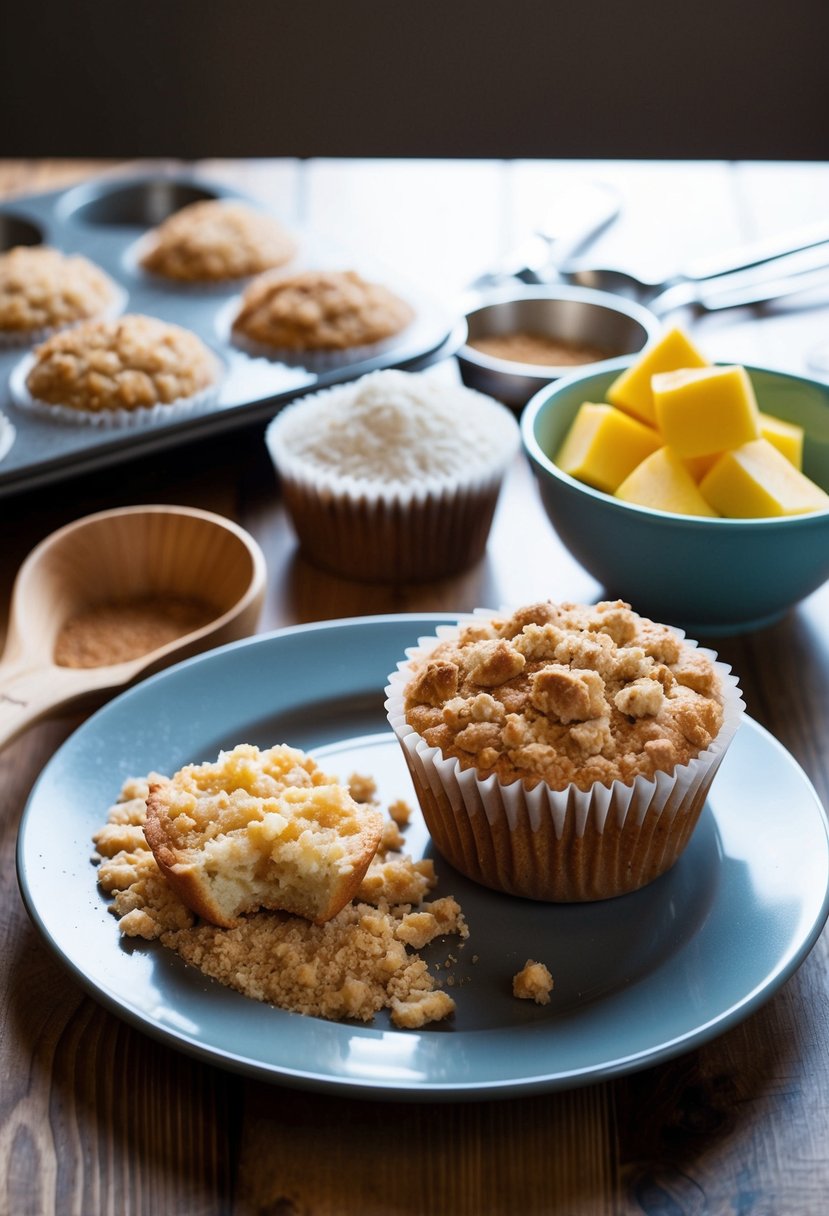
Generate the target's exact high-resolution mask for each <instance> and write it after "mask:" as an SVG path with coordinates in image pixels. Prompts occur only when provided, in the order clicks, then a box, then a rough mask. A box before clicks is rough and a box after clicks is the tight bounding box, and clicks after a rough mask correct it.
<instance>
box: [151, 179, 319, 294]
mask: <svg viewBox="0 0 829 1216" xmlns="http://www.w3.org/2000/svg"><path fill="white" fill-rule="evenodd" d="M295 252H296V244H295V242H294V240H293V238H292V237H291V236H290V235H289V233H287V232H286V231H285V229H284V228H283V227H282V225H281V224H280V223H279V221H278V220H276V219H274V218H273V216H270V215H266V214H265V213H264V212H262V211H257V210H256V208H254V207H248V206H246V205H245V204H244V203H233V202H224V201H222V200H220V199H210V200H205V201H204V202H200V203H191V204H190V205H189V206H187V207H182V208H181V210H180V211H177V212H175V214H174V215H171V216H170V217H169V219H166V220H165V221H164V223H163V224H160V225H159V226H158V228H156V229H155V230H154V231H153V233H152V236H151V241H150V246H149V248H148V250H147V252H146V253H145V254H144V256H143V257H142V258H141V265H142V266H143V267H144V268H145V269H146V270H150V271H152V272H153V274H160V275H164V276H165V278H168V279H179V280H181V281H182V282H219V281H221V280H223V279H238V278H244V277H247V276H248V275H252V274H259V273H260V272H262V271H264V270H268V269H270V268H271V267H273V266H281V265H283V263H285V262H287V261H289V259H290V258H292V257H293V255H294V253H295Z"/></svg>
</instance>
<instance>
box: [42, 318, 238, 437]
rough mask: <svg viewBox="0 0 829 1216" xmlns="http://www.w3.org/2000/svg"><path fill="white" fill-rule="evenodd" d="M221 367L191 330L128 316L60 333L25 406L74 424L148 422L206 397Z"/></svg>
mask: <svg viewBox="0 0 829 1216" xmlns="http://www.w3.org/2000/svg"><path fill="white" fill-rule="evenodd" d="M219 371H220V365H219V361H218V360H217V358H216V357H215V356H214V355H213V353H212V352H211V351H210V350H209V349H208V347H206V346H205V345H204V343H203V342H202V340H201V339H200V338H199V337H198V336H197V335H196V334H194V333H192V332H191V331H190V330H188V329H183V328H182V327H181V326H180V325H173V324H171V323H169V322H167V321H161V320H159V319H158V318H157V317H146V316H142V315H141V314H138V313H136V314H127V315H125V316H122V317H119V318H117V319H116V320H113V321H85V322H82V323H81V324H80V325H76V326H74V327H73V328H72V329H68V330H65V331H63V332H62V333H59V334H55V335H54V336H53V337H51V338H49V339H48V340H47V341H46V342H44V343H43V344H42V345H41V346H39V347H37V349H36V350H35V352H34V355H33V361H32V365H31V368H30V370H28V373H27V375H26V377H25V389H26V390H27V393H28V394H29V399H28V401H24V400H22V399H21V398H18V404H21V405H24V406H26V405H28V406H30V407H34V408H38V407H40V408H42V409H44V410H51V411H54V412H55V416H57V417H69V418H70V419H71V420H83V419H85V418H87V419H89V418H98V419H101V418H107V417H109V418H112V419H118V420H125V419H127V418H129V417H140V416H142V415H144V416H148V415H150V414H151V413H152V412H153V411H155V410H163V411H170V410H177V409H185V408H190V407H191V406H192V405H194V404H197V403H199V402H201V401H204V400H205V399H206V395H208V394H209V392H210V390H212V389H214V388H215V387H216V385H217V383H218V379H219Z"/></svg>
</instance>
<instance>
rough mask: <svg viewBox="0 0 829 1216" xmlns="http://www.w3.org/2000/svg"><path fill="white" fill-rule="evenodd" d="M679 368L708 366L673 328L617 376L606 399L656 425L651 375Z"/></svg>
mask: <svg viewBox="0 0 829 1216" xmlns="http://www.w3.org/2000/svg"><path fill="white" fill-rule="evenodd" d="M680 367H708V360H707V359H706V358H705V356H704V355H701V354H700V352H699V351H698V350H697V348H696V347H695V346H694V344H693V342H692V341H691V339H690V338H688V337H687V336H686V335H685V334H684V333H683V332H682V330H681V329H678V328H676V327H674V328H673V329H669V330H668V331H667V332H666V333H665V334H663V336H662V337H661V338H660V339H659V341H658V342H657V343H656V345H655V346H652V347H650V349H649V350H646V351H645V352H644V353H643V354H642V355H641V356H640V358H639V359H637V361H636V362H635V363H634V364H633V365H632V366H631V367H628V368H626V369H625V371H623V372H622V373H621V375H619V376H617V377H616V379H615V380H614V381H613V383H612V384H611V386H610V388H609V389H608V390H607V399H608V401H609V402H610V404H611V405H615V406H618V408H619V409H620V410H625V411H626V412H627V413H628V414H632V415H633V417H634V418H638V419H640V420H641V421H642V422H647V423H648V424H649V425H650V426H656V413H655V411H654V404H653V392H652V390H651V376H655V375H658V374H659V373H660V372H672V371H676V370H677V368H680Z"/></svg>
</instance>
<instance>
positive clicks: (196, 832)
mask: <svg viewBox="0 0 829 1216" xmlns="http://www.w3.org/2000/svg"><path fill="white" fill-rule="evenodd" d="M382 830H383V816H382V814H381V813H380V811H379V810H378V809H377V808H375V807H373V806H371V805H363V804H360V803H357V802H355V801H354V799H353V798H352V797H351V795H350V794H349V793H348V790H347V789H345V788H344V787H343V786H341V785H339V784H337V782H336V781H335V780H334V779H333V778H332V777H329V776H327V775H326V774H325V773H323V772H322V771H321V770H320V769H319V768H318V767H317V765H316V764H315V763H314V761H313V760H312V759H311V758H310V756H307V755H305V754H304V753H303V752H301V751H299V750H297V749H296V748H292V747H288V746H286V745H278V746H276V747H271V748H269V749H266V750H263V751H260V749H259V748H257V747H254V746H252V745H251V744H240V745H239V746H238V747H235V748H233V750H232V751H228V752H221V753H220V754H219V757H218V759H217V760H216V762H215V763H208V764H198V765H196V764H191V765H187V766H185V767H184V768H182V769H180V770H179V771H178V772H177V773H175V774H174V776H173V777H172V778H170V779H169V780H167V781H164V782H158V783H155V784H152V785H151V786H150V791H149V796H148V798H147V815H146V820H145V825H144V834H145V836H146V838H147V843H148V844H149V846H150V848H151V849H152V851H153V855H154V856H155V859H156V861H157V862H158V866H159V868H160V869H161V871H162V873H163V874H164V875H165V877H166V878H167V880H168V882H169V883H170V885H171V886H172V887H173V889H174V890H175V891H176V892H177V893H178V895H179V896H180V898H181V899H182V900H184V902H185V903H186V904H187V905H188V907H190V908H191V909H192V910H193V911H194V912H197V913H198V914H199V916H202V917H204V919H205V920H208V921H211V922H212V923H213V924H214V925H219V926H221V927H223V928H233V927H234V926H235V925H237V924H238V923H239V918H240V917H242V916H243V915H244V914H246V913H249V912H254V911H256V910H257V909H259V908H269V909H273V910H281V911H284V912H291V913H294V914H295V915H297V916H304V917H305V918H306V919H308V920H311V921H313V922H314V923H315V924H320V925H321V924H324V923H325V922H326V921H328V920H330V919H331V918H332V917H333V916H336V914H337V913H338V912H339V911H340V909H341V908H343V907H345V905H346V904H347V903H348V902H349V901H350V900H351V899H352V898H353V897H354V895H355V894H356V892H357V888H358V887H359V885H360V883H361V882H362V879H363V876H364V874H365V872H366V870H367V869H368V866H369V863H370V861H371V859H372V857H373V856H374V854H375V852H376V851H377V847H378V845H379V843H380V837H381V834H382Z"/></svg>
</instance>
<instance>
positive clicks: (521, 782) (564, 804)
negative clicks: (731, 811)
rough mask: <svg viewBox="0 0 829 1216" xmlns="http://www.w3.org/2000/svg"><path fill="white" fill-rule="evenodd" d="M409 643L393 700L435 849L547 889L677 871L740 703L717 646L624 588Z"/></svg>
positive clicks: (589, 895) (494, 878)
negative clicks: (643, 607) (646, 611)
mask: <svg viewBox="0 0 829 1216" xmlns="http://www.w3.org/2000/svg"><path fill="white" fill-rule="evenodd" d="M407 654H408V659H407V660H406V661H405V662H401V663H400V664H399V665H398V671H397V672H395V673H394V674H393V675H392V676H391V677H390V680H389V687H388V688H387V690H386V691H387V696H388V700H387V702H386V707H387V711H388V715H389V720H390V722H391V725H392V727H393V728H394V731H395V733H396V734H397V737H398V739H399V741H400V743H401V745H402V748H403V753H404V756H405V758H406V761H407V763H408V765H409V769H410V772H411V775H412V779H413V781H414V785H415V790H416V792H417V795H418V798H419V800H420V804H421V807H422V810H423V814H424V817H425V819H426V822H427V824H428V827H429V830H430V832H431V834H432V837H433V839H434V842H435V844H436V846H437V848H438V849H439V850H440V852H441V853H443V854H444V856H446V857H447V858H448V860H449V861H450V862H451V863H452V864H453V865H455V866H456V867H457V868H458V869H459V870H461V871H462V872H463V873H465V874H467V875H468V876H469V877H470V878H473V879H476V880H477V881H479V882H481V883H483V884H484V885H486V886H489V887H493V888H495V889H498V890H501V891H506V892H509V893H511V894H515V895H523V896H527V897H529V898H533V899H543V900H550V901H561V902H565V901H577V900H594V899H605V898H608V897H610V896H615V895H621V894H623V893H625V892H627V891H633V890H636V889H637V888H639V887H642V886H644V885H645V884H646V883H649V882H651V881H652V880H653V879H655V878H656V877H658V876H659V875H660V874H662V873H664V872H665V871H666V870H667V869H669V868H670V866H672V865H673V864H674V862H675V861H676V860H677V858H678V857H679V855H680V854H681V852H682V850H683V849H684V848H685V846H686V845H687V843H688V840H689V839H690V836H691V832H692V831H693V828H694V826H695V824H696V822H697V820H698V818H699V815H700V813H701V811H702V808H703V805H704V803H705V798H706V794H707V792H708V788H709V786H710V784H711V781H712V780H713V777H714V775H715V773H716V770H717V768H718V766H719V764H720V761H721V760H722V758H723V756H724V754H725V751H726V748H727V747H728V745H729V743H730V742H731V739H732V738H733V736H734V734H735V732H736V729H737V726H738V724H739V720H740V715H741V712H742V698H741V696H740V693H739V689H738V687H737V682H736V680H735V679H734V677H733V676H732V675H731V674H730V670H729V668H728V667H726V666H725V664H723V663H720V662H718V661H717V659H716V656H715V655H714V654H713V653H712V652H711V651H706V650H702V649H699V648H698V647H697V646H696V643H694V642H690V641H688V640H686V639H685V638H684V636H683V635H682V634H681V633H679V632H678V631H675V630H673V629H671V628H669V627H668V626H665V625H659V624H656V623H654V622H653V621H650V620H647V619H646V618H643V617H640V616H639V615H638V614H637V613H635V612H633V611H632V609H631V608H630V606H629V605H628V604H625V603H622V602H620V601H616V602H604V603H600V604H597V605H595V606H582V605H576V604H569V603H563V604H555V603H552V602H550V601H547V602H544V603H538V604H531V605H528V606H526V607H523V608H520V609H518V610H517V611H514V612H512V613H507V614H505V615H495V614H479V615H478V616H477V617H476V619H475V620H474V621H471V622H468V623H466V624H460V625H458V626H457V627H446V628H445V629H438V636H436V637H435V638H432V639H420V641H419V644H418V646H417V648H415V649H413V650H411V651H408V652H407Z"/></svg>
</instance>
